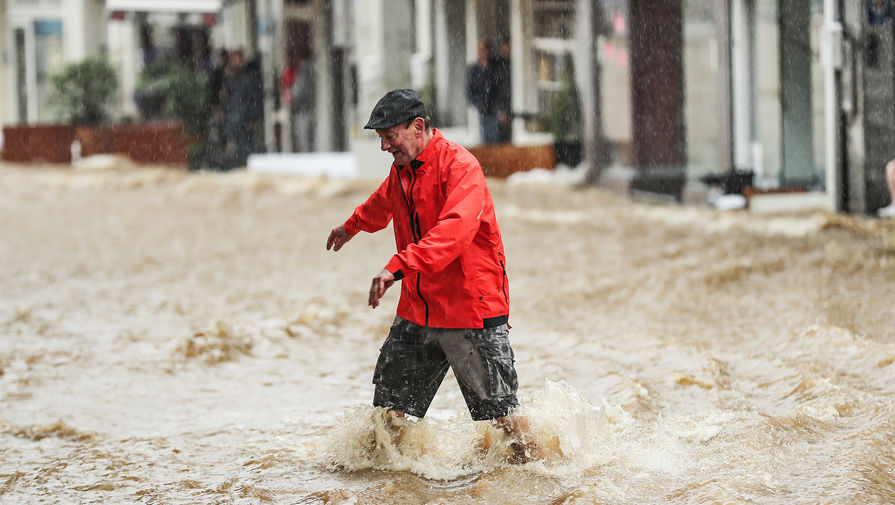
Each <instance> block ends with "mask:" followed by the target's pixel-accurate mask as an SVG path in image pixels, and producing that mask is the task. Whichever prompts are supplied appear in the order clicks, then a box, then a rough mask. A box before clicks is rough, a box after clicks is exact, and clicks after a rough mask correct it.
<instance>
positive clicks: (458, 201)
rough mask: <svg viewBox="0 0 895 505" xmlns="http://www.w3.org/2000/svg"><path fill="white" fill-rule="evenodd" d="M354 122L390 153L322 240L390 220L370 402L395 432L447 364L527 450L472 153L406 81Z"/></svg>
mask: <svg viewBox="0 0 895 505" xmlns="http://www.w3.org/2000/svg"><path fill="white" fill-rule="evenodd" d="M364 128H365V129H373V130H376V133H377V134H378V135H379V138H380V143H381V149H382V150H383V151H386V152H388V153H390V154H391V155H392V157H393V159H394V161H393V163H392V166H391V170H390V173H389V175H388V177H387V178H386V180H385V181H384V182H383V183H382V184H381V185H380V186H379V188H378V189H377V190H376V191H375V192H374V193H373V194H372V195H371V196H370V197H369V198H368V199H367V200H366V201H365V202H364V203H362V204H361V205H360V206H358V207H357V208H356V209H355V210H354V213H353V214H352V215H351V216H350V217H349V218H348V219H347V220H346V221H345V222H344V223H343V224H340V225H338V226H336V227H335V228H333V229H332V231H331V232H330V235H329V238H328V239H327V241H326V248H327V250H329V249H334V250H336V251H338V250H340V249H341V248H342V246H344V245H345V243H346V242H348V241H349V240H351V238H352V237H354V236H355V235H356V234H357V233H358V232H360V231H366V232H369V233H373V232H376V231H379V230H381V229H383V228H385V227H386V226H387V225H388V224H389V222H391V223H392V228H393V230H394V234H395V242H396V244H397V249H398V252H397V254H395V255H394V256H392V258H391V259H390V260H389V261H388V262H387V263H386V265H385V268H383V269H382V271H381V272H379V273H378V274H376V276H375V277H373V281H372V285H371V287H370V292H369V298H368V304H369V305H370V306H371V307H373V308H376V307H377V306H378V305H379V302H380V299H381V298H382V296H383V295H384V294H385V292H386V290H388V289H389V287H391V286H392V285H393V284H394V283H395V282H396V281H402V283H401V296H400V299H399V301H398V309H397V316H396V317H395V320H394V322H393V324H392V326H391V329H390V330H389V335H388V338H387V339H386V341H385V343H384V344H383V345H382V348H381V350H380V354H379V359H378V361H377V363H376V369H375V371H374V374H373V383H374V384H375V385H376V387H375V393H374V396H373V404H374V405H375V406H378V407H383V408H384V409H387V411H386V414H385V419H386V424H387V426H390V429H392V430H393V434H397V433H398V431H399V430H400V429H401V426H402V425H401V421H402V420H403V418H404V415H405V414H409V415H412V416H415V417H419V418H421V417H423V416H424V415H425V414H426V411H427V410H428V408H429V405H430V403H431V401H432V399H433V398H434V396H435V393H436V391H437V390H438V388H439V386H440V385H441V382H442V380H443V379H444V376H445V374H446V373H447V370H448V368H452V369H453V371H454V375H455V376H456V377H457V382H458V383H459V386H460V390H461V392H462V393H463V398H464V399H465V400H466V404H467V407H468V408H469V412H470V414H471V415H472V419H473V420H476V421H482V420H493V421H494V422H496V423H497V425H498V426H500V427H501V428H502V429H503V430H504V431H505V432H506V433H507V434H508V435H509V436H510V440H511V441H512V442H511V448H512V449H513V452H514V455H515V458H516V461H520V462H524V461H528V460H530V459H531V458H534V457H536V456H537V453H538V448H537V445H536V444H535V442H534V440H533V439H532V438H531V436H530V435H529V427H528V421H527V419H526V418H525V417H524V416H521V415H514V414H513V413H512V410H513V409H514V408H515V407H517V406H518V401H517V399H516V390H517V388H518V380H517V376H516V370H515V368H514V366H513V361H514V355H513V350H512V348H511V347H510V342H509V326H508V324H507V323H508V320H509V286H508V281H507V274H506V261H505V256H504V250H503V241H502V239H501V235H500V230H499V229H498V226H497V218H496V215H495V212H494V205H493V203H492V200H491V194H490V192H489V191H488V186H487V183H486V181H485V176H484V174H483V173H482V168H481V165H480V164H479V162H478V161H477V160H476V159H475V157H473V155H472V154H470V153H469V151H467V150H466V149H464V148H463V147H462V146H460V145H458V144H456V143H454V142H451V141H449V140H447V139H446V138H445V137H444V136H443V135H442V133H441V132H440V131H439V130H437V129H434V128H432V127H431V125H430V120H429V117H428V114H427V112H426V108H425V105H424V104H423V101H422V100H421V99H420V96H419V94H418V93H417V92H416V91H414V90H412V89H395V90H392V91H389V92H388V93H386V94H385V96H383V97H382V98H381V99H380V100H379V102H378V103H377V104H376V106H375V107H374V108H373V111H372V113H371V115H370V120H369V122H368V123H367V124H366V126H364Z"/></svg>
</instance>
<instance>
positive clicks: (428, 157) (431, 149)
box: [410, 128, 444, 171]
mask: <svg viewBox="0 0 895 505" xmlns="http://www.w3.org/2000/svg"><path fill="white" fill-rule="evenodd" d="M442 139H444V135H442V134H441V132H440V131H439V130H438V128H432V140H430V141H429V143H428V144H427V145H426V148H425V149H423V152H421V153H420V155H419V156H417V157H416V159H415V160H413V161H411V162H410V168H412V169H413V170H414V171H419V170H420V168H422V167H423V165H425V164H426V163H428V162H429V161H432V160H433V159H435V157H436V154H435V151H436V147H435V144H436V142H440V141H441V140H442Z"/></svg>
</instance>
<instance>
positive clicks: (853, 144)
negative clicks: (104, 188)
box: [0, 0, 895, 212]
mask: <svg viewBox="0 0 895 505" xmlns="http://www.w3.org/2000/svg"><path fill="white" fill-rule="evenodd" d="M892 12H893V6H892V2H891V1H889V0H856V1H854V2H842V1H841V0H725V1H722V2H718V1H714V0H600V1H591V0H234V1H230V0H177V1H174V0H0V31H2V40H0V44H2V45H0V49H2V50H3V54H4V58H3V60H2V62H3V63H2V67H0V79H2V83H3V86H2V91H0V95H2V96H0V122H2V123H4V124H13V123H16V122H40V121H48V120H51V119H52V112H51V111H50V110H48V108H47V107H46V106H45V103H44V102H45V96H46V92H47V83H48V76H49V75H50V74H51V72H52V70H53V69H54V68H56V67H58V66H59V64H60V62H65V61H76V60H79V59H82V58H84V57H85V56H87V55H91V54H107V55H108V56H109V57H110V59H111V60H112V61H113V63H114V64H115V65H116V67H117V68H118V69H119V72H120V76H121V84H122V85H121V90H122V91H121V96H120V105H119V107H118V109H119V110H118V115H119V116H121V117H128V116H131V117H132V116H134V114H135V105H134V102H133V96H132V95H133V90H134V87H135V85H136V79H137V76H138V75H139V72H140V69H141V67H142V60H141V57H142V54H141V50H142V48H141V43H142V40H141V26H145V25H147V24H149V25H153V26H155V27H156V28H157V29H156V32H155V33H156V34H157V36H158V38H159V41H158V42H159V43H161V44H162V45H168V46H170V45H172V43H173V42H172V41H171V40H170V39H171V36H172V35H171V34H172V33H176V32H175V31H172V27H193V28H195V29H196V30H199V31H202V32H204V33H206V39H207V40H208V41H210V44H211V45H212V47H213V48H215V49H216V48H223V47H226V48H231V49H232V48H238V47H241V48H245V50H246V51H247V53H248V54H249V55H250V56H256V57H257V58H259V60H260V62H261V68H262V74H263V81H264V127H263V131H264V135H263V136H264V149H265V150H267V151H268V152H279V151H282V152H289V151H293V150H295V148H296V146H294V145H293V141H294V137H293V135H291V132H293V124H292V122H293V121H294V118H293V115H292V114H291V113H290V111H289V108H288V107H287V105H286V104H285V103H283V102H284V95H283V91H284V90H283V89H281V88H282V84H281V83H282V79H283V73H284V70H285V69H286V68H287V67H288V66H289V63H290V60H291V59H292V58H294V57H295V55H296V54H299V53H301V54H305V55H306V56H307V57H308V58H309V59H310V60H311V61H312V62H313V68H314V71H315V72H314V74H315V81H314V83H313V85H312V86H313V90H314V93H313V96H314V102H315V107H314V112H313V117H314V121H313V125H314V128H315V135H314V142H313V150H316V151H343V150H353V149H356V148H357V146H358V145H360V144H363V143H365V142H366V143H369V140H370V135H371V134H370V132H364V131H362V129H361V125H362V124H363V123H364V120H365V119H366V115H367V114H368V113H369V111H370V110H371V109H372V107H373V105H374V104H375V102H376V100H377V99H378V98H379V97H380V96H382V94H383V93H385V92H386V91H387V90H389V89H391V88H394V87H400V86H410V87H414V88H416V89H418V90H420V92H421V93H422V94H423V96H424V98H425V100H426V102H427V103H428V105H429V107H430V109H431V113H432V116H433V119H434V120H435V123H436V125H437V126H439V127H440V128H442V129H446V130H449V133H450V134H451V136H452V138H455V139H457V140H459V141H461V142H463V143H466V144H469V145H473V144H476V143H478V142H479V140H480V139H479V124H478V121H479V115H478V114H477V113H476V111H475V109H474V108H473V107H472V106H471V105H470V103H469V101H468V100H467V97H466V92H465V80H466V75H467V72H468V68H469V66H470V65H472V64H473V63H474V62H475V61H476V56H477V47H478V45H479V43H480V42H481V41H482V40H488V41H490V42H491V43H492V45H493V46H495V47H496V46H498V45H499V44H500V43H501V42H504V41H506V42H508V48H509V53H508V54H506V55H505V56H506V57H508V58H509V61H510V65H509V68H510V78H509V82H508V83H506V86H507V87H508V88H509V91H510V93H509V95H510V97H511V111H512V121H511V125H512V126H511V131H512V135H511V137H512V142H513V143H514V144H518V145H525V144H539V143H549V142H552V141H553V140H554V137H555V135H556V132H555V129H553V128H551V125H554V124H555V121H553V120H554V119H555V117H551V115H554V116H555V114H556V110H557V109H558V108H559V106H558V104H559V103H560V102H559V101H560V100H562V99H564V98H567V97H566V96H564V94H565V93H567V92H568V90H569V89H570V88H571V89H573V90H576V91H577V96H576V97H575V98H574V99H575V100H576V101H577V103H578V104H579V109H580V114H579V116H578V117H577V119H576V121H575V122H576V124H575V125H573V126H574V128H573V131H574V132H575V134H577V136H578V137H579V140H582V141H584V142H585V143H586V144H587V143H588V142H589V143H590V145H591V146H596V147H593V149H591V151H590V152H589V155H588V161H587V162H586V163H585V164H586V165H588V166H590V167H592V168H591V170H593V171H594V172H595V173H596V174H597V177H594V178H593V180H599V179H600V177H599V174H600V173H601V169H603V168H605V167H606V166H615V167H624V168H626V169H628V173H631V174H633V175H632V176H631V180H630V184H631V186H632V187H633V188H635V189H641V190H645V191H653V192H658V193H667V194H670V195H672V196H676V197H678V198H679V197H680V195H681V192H682V191H683V189H682V188H684V187H685V186H686V185H687V184H688V183H690V184H693V183H694V181H698V179H699V178H700V177H701V176H703V175H706V174H709V173H716V172H725V171H728V170H731V169H739V170H750V171H752V172H753V173H754V183H755V185H756V186H757V187H759V188H764V189H787V188H793V189H799V190H809V191H810V190H814V191H824V190H826V191H827V192H828V193H829V202H830V203H829V206H830V208H835V209H839V210H849V211H855V212H872V211H874V210H875V209H876V208H878V207H880V206H882V205H885V203H887V199H888V197H887V194H886V191H885V184H884V179H883V174H882V168H883V166H884V164H885V162H886V161H887V160H888V159H890V158H892V157H893V156H895V153H893V152H892V148H891V146H892V145H895V109H893V107H895V98H893V97H895V64H893V60H895V56H893V55H895V28H893V26H895V25H893V20H892V17H893V16H892ZM120 13H124V14H123V15H121V14H120ZM570 84H571V87H570Z"/></svg>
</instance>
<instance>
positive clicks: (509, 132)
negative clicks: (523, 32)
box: [492, 37, 513, 142]
mask: <svg viewBox="0 0 895 505" xmlns="http://www.w3.org/2000/svg"><path fill="white" fill-rule="evenodd" d="M510 50H511V47H510V39H509V38H507V37H503V38H502V39H500V50H499V51H498V54H497V56H496V57H495V58H494V64H493V66H494V70H493V74H492V75H493V78H494V109H495V111H496V113H497V141H498V142H512V140H513V89H512V81H511V74H510Z"/></svg>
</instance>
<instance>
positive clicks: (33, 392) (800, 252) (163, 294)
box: [0, 165, 895, 505]
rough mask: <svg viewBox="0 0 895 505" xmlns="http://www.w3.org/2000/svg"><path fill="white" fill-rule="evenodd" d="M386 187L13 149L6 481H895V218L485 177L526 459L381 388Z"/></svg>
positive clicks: (789, 487) (459, 412)
mask: <svg viewBox="0 0 895 505" xmlns="http://www.w3.org/2000/svg"><path fill="white" fill-rule="evenodd" d="M377 183H378V181H345V180H333V179H330V180H326V179H320V178H307V177H305V178H301V177H294V176H292V177H290V176H274V175H259V174H253V173H247V172H234V173H229V174H196V173H187V172H182V171H175V170H162V169H149V168H143V169H135V168H126V167H119V168H115V169H105V170H71V169H61V168H46V167H28V168H25V167H19V166H12V165H0V232H2V234H0V503H3V504H27V503H46V504H69V503H73V504H81V503H146V504H174V503H183V504H193V503H196V504H229V503H234V504H243V503H244V504H255V503H273V504H280V503H282V504H327V505H336V504H426V503H428V504H479V503H483V504H484V503H487V504H554V505H573V504H619V505H621V504H696V503H700V504H725V505H732V504H781V505H782V504H785V505H794V504H805V505H809V504H810V505H815V504H880V505H882V504H891V503H895V318H893V316H895V282H893V281H895V221H889V222H887V221H877V220H870V219H864V218H853V217H848V216H837V215H833V214H826V213H817V212H802V213H797V214H776V215H754V214H749V213H744V212H734V213H720V212H716V211H712V210H709V209H703V208H694V207H683V206H675V205H662V204H656V203H648V202H632V201H629V200H628V199H625V198H621V197H618V196H613V195H611V194H607V193H604V192H601V191H598V190H593V189H590V190H581V189H576V188H573V187H568V186H558V185H555V184H544V183H534V182H531V181H528V182H526V181H524V180H523V181H521V182H520V181H518V180H517V181H513V180H510V181H502V180H492V181H489V184H490V187H491V190H492V193H493V196H494V200H495V206H496V209H497V216H498V221H499V223H500V226H501V229H502V232H503V237H504V243H505V246H506V251H507V257H508V260H509V261H508V271H509V279H510V285H511V293H510V297H511V317H510V324H511V325H512V330H511V332H510V339H511V342H512V344H513V347H514V350H515V353H516V358H517V362H516V365H517V370H518V372H519V377H520V383H521V388H520V399H521V401H522V406H521V409H522V411H523V412H525V413H526V414H527V415H528V416H529V418H530V420H531V423H532V425H533V431H534V432H535V433H536V436H537V439H538V442H539V444H540V445H541V447H542V448H543V456H542V458H541V459H539V460H537V461H534V462H531V463H528V464H523V465H519V464H510V463H508V462H507V456H508V449H507V443H508V441H506V440H504V439H503V438H502V436H501V433H500V432H499V431H498V430H496V429H495V428H494V427H492V426H490V425H489V424H488V423H474V422H473V421H472V420H471V419H470V417H469V414H468V413H467V411H466V407H465V405H464V403H463V399H462V396H461V394H460V390H459V388H458V387H457V384H456V382H455V379H454V378H453V375H451V374H449V375H448V377H447V379H446V380H445V383H444V384H443V385H442V388H441V390H440V392H439V394H438V396H437V397H436V399H435V402H434V403H433V405H432V408H431V410H430V413H429V415H427V416H426V417H425V418H424V419H421V420H413V419H411V420H409V421H407V423H406V426H403V427H401V430H400V436H391V435H390V432H389V431H388V430H387V429H386V427H385V426H384V425H383V423H382V418H381V415H380V412H378V411H377V410H375V409H373V408H372V407H370V406H369V404H370V400H371V398H372V393H373V386H372V384H371V378H372V373H373V367H374V364H375V361H376V356H377V353H378V350H379V345H380V344H381V342H382V341H383V339H384V338H385V336H386V333H387V331H388V327H389V324H390V322H391V320H392V318H393V316H394V310H395V306H396V304H397V295H398V291H397V290H396V289H392V290H390V291H389V292H388V293H387V294H386V296H385V300H384V304H383V305H381V306H380V307H379V308H377V309H375V310H372V309H370V308H369V307H367V306H366V299H367V291H368V289H369V283H370V279H371V278H372V276H373V275H374V274H376V273H377V272H379V270H380V269H381V268H382V267H383V265H384V264H385V263H386V262H387V261H388V259H389V258H390V256H391V254H393V253H394V239H393V237H392V235H391V231H390V229H387V230H384V231H383V232H380V233H378V234H375V235H369V234H361V235H360V236H358V237H356V238H355V239H354V240H352V241H351V242H350V243H348V244H347V245H346V246H345V248H344V249H343V250H342V251H341V252H339V253H335V254H334V253H332V252H327V251H325V247H324V246H325V242H326V237H327V235H328V233H329V230H330V229H331V228H332V226H334V225H336V224H339V223H341V222H342V221H343V220H344V219H345V218H347V217H348V215H349V214H350V213H351V211H352V210H353V208H354V207H355V206H356V205H358V204H359V203H360V202H362V201H363V200H364V199H365V198H366V196H367V195H368V194H369V192H370V191H372V190H373V189H374V188H375V187H376V185H377Z"/></svg>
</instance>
